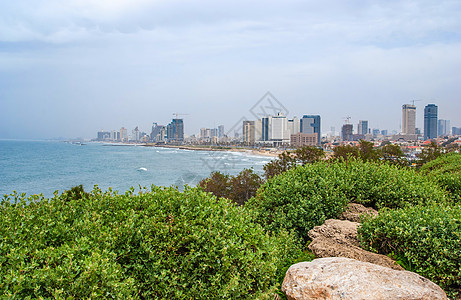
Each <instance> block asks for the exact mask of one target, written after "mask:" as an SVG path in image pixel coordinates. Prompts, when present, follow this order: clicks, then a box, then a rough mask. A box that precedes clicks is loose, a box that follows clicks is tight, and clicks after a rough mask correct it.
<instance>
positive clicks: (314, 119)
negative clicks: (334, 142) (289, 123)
mask: <svg viewBox="0 0 461 300" xmlns="http://www.w3.org/2000/svg"><path fill="white" fill-rule="evenodd" d="M320 121H321V120H320V116H319V115H304V116H303V117H302V119H301V121H300V129H301V132H302V133H316V134H317V141H318V143H320V134H321V126H320ZM351 134H352V133H351Z"/></svg>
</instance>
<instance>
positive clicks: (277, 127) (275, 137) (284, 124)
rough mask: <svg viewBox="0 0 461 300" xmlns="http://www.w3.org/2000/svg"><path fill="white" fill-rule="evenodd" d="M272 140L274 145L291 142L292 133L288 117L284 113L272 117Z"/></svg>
mask: <svg viewBox="0 0 461 300" xmlns="http://www.w3.org/2000/svg"><path fill="white" fill-rule="evenodd" d="M269 132H270V137H269V139H270V141H271V142H273V144H274V146H277V145H281V144H284V143H285V144H288V143H290V133H289V131H288V119H287V117H286V116H285V115H284V114H283V113H278V114H277V115H276V116H273V117H272V124H271V126H270V131H269Z"/></svg>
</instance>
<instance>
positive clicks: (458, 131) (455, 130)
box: [451, 127, 461, 135]
mask: <svg viewBox="0 0 461 300" xmlns="http://www.w3.org/2000/svg"><path fill="white" fill-rule="evenodd" d="M451 134H452V135H461V127H452V128H451Z"/></svg>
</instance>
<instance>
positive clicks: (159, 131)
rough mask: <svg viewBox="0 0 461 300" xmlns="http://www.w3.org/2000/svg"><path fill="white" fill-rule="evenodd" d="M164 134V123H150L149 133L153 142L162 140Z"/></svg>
mask: <svg viewBox="0 0 461 300" xmlns="http://www.w3.org/2000/svg"><path fill="white" fill-rule="evenodd" d="M165 135H166V127H165V126H164V125H158V124H157V123H153V124H152V131H151V133H150V139H151V141H152V142H154V143H158V142H163V141H164V139H165Z"/></svg>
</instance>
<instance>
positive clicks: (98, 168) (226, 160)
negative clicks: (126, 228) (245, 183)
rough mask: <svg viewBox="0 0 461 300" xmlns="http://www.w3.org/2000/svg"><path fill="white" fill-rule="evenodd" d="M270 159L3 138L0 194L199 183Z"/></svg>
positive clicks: (259, 168)
mask: <svg viewBox="0 0 461 300" xmlns="http://www.w3.org/2000/svg"><path fill="white" fill-rule="evenodd" d="M269 161H270V158H268V157H261V156H252V155H247V154H242V153H234V152H209V151H191V150H181V149H171V148H158V147H143V146H133V145H105V144H100V143H88V144H86V145H78V144H71V143H64V142H48V141H5V140H3V141H2V140H0V195H3V194H10V193H12V192H13V191H14V190H16V191H17V192H19V193H26V194H27V195H32V194H40V193H43V195H44V196H46V197H51V196H52V195H53V192H54V191H55V190H59V191H60V192H62V191H64V190H65V189H69V188H71V187H72V186H75V185H79V184H83V186H84V188H85V190H91V189H92V188H93V186H94V185H98V186H99V187H100V188H102V189H103V190H107V189H108V188H109V187H112V189H114V190H117V191H119V192H121V193H123V192H125V191H126V190H127V189H129V188H130V187H132V186H133V187H135V188H136V189H139V186H147V187H150V186H151V185H152V184H154V185H160V186H170V185H177V186H183V185H184V184H189V185H196V184H197V183H198V182H199V181H200V180H201V179H202V178H206V177H208V176H209V175H210V173H211V172H212V171H221V172H224V173H227V174H232V175H234V174H237V173H239V172H240V171H241V170H243V169H244V168H251V167H252V168H253V169H254V170H255V171H256V172H259V173H262V168H263V165H264V164H266V163H267V162H269Z"/></svg>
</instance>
